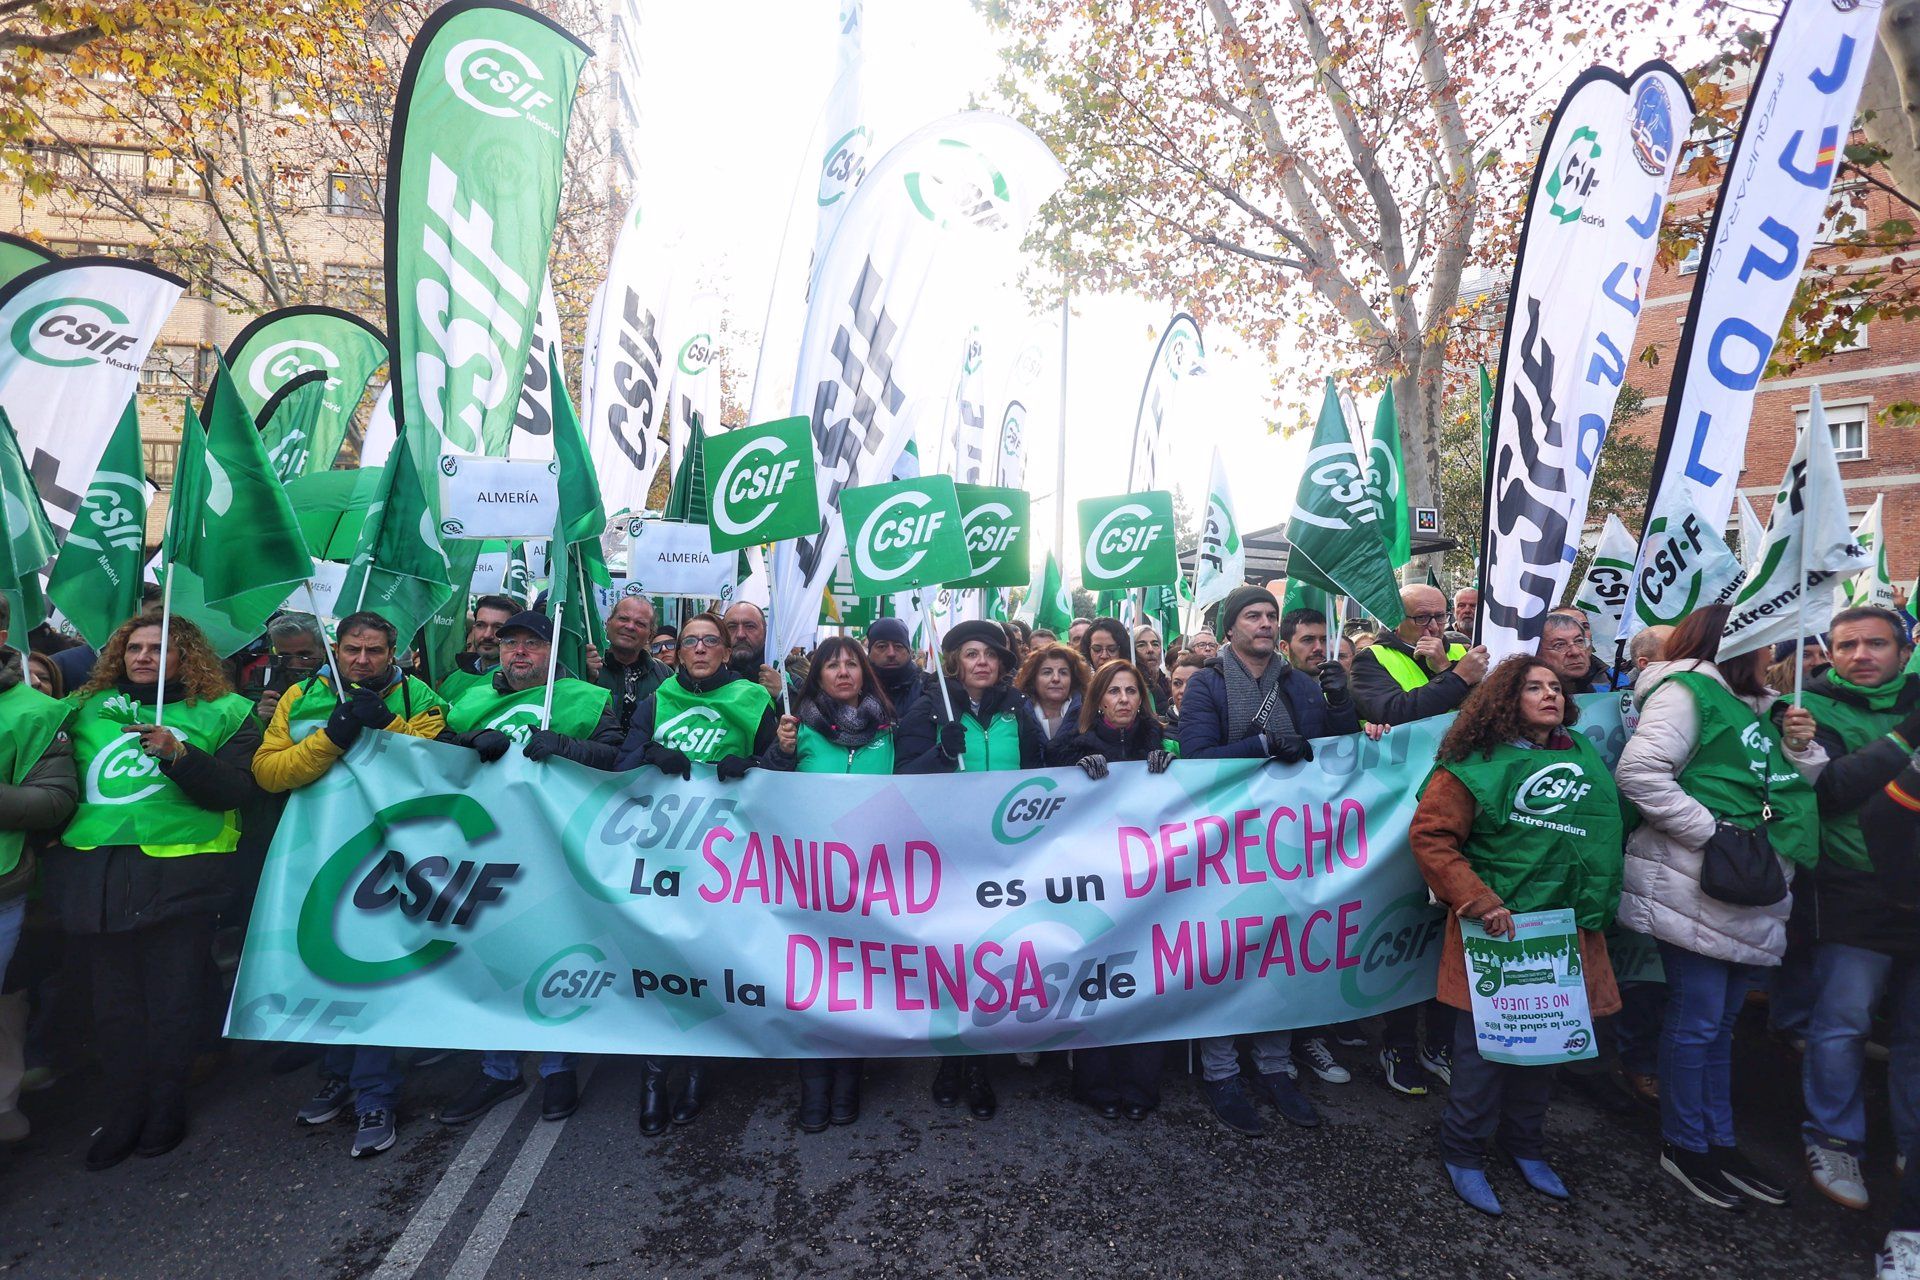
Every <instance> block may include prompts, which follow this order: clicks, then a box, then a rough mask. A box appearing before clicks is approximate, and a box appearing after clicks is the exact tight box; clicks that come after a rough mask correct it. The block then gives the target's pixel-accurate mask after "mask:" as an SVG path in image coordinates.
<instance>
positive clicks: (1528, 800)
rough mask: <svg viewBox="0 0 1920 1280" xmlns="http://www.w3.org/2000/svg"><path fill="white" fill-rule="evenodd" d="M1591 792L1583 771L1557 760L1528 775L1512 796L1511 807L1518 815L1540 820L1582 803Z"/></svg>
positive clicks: (1578, 767)
mask: <svg viewBox="0 0 1920 1280" xmlns="http://www.w3.org/2000/svg"><path fill="white" fill-rule="evenodd" d="M1592 790H1593V784H1592V783H1591V782H1588V781H1587V774H1586V770H1584V769H1582V768H1581V767H1580V766H1579V765H1577V764H1574V763H1572V762H1571V761H1567V760H1561V761H1557V762H1555V763H1553V764H1550V765H1548V766H1547V767H1546V768H1544V769H1536V770H1534V771H1533V772H1532V773H1530V774H1528V775H1527V778H1526V781H1524V782H1522V783H1521V784H1520V789H1519V790H1518V791H1516V792H1514V795H1513V807H1514V808H1515V809H1516V810H1518V811H1519V812H1521V813H1524V814H1530V815H1532V816H1533V817H1536V818H1544V817H1546V816H1548V815H1549V814H1555V813H1559V812H1560V811H1561V810H1562V809H1564V808H1566V807H1567V806H1568V805H1570V804H1573V803H1575V802H1577V801H1579V800H1582V799H1585V798H1586V796H1587V794H1588V793H1589V792H1591V791H1592Z"/></svg>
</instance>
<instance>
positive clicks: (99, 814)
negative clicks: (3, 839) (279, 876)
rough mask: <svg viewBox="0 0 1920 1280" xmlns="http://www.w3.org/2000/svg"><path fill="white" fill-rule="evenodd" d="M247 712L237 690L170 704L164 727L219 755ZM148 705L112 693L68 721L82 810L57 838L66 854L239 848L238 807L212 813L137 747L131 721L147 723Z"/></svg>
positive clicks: (160, 854)
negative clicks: (123, 847)
mask: <svg viewBox="0 0 1920 1280" xmlns="http://www.w3.org/2000/svg"><path fill="white" fill-rule="evenodd" d="M252 714H253V703H252V702H250V701H248V700H247V699H246V698H243V697H241V696H240V695H239V694H237V693H226V694H222V695H221V696H219V697H218V698H212V699H208V700H205V701H200V702H169V703H168V704H167V728H168V730H169V731H170V732H172V734H173V735H174V737H176V738H178V739H180V740H181V741H182V742H184V743H186V744H187V745H189V746H193V747H198V748H199V749H200V750H202V751H207V752H213V751H218V750H219V749H220V748H221V747H222V746H224V745H225V744H226V741H227V739H229V738H231V737H232V736H233V735H234V733H235V731H236V730H238V729H239V728H240V726H241V725H242V724H244V723H245V722H246V719H247V717H248V716H250V715H252ZM153 721H154V704H153V703H152V702H149V701H145V700H135V699H134V698H132V697H130V696H129V695H127V694H126V693H123V692H120V691H118V690H110V691H106V692H102V693H98V694H95V695H94V696H92V697H90V698H88V699H87V700H86V701H85V702H82V703H81V704H80V708H79V711H78V712H77V713H76V714H75V716H74V720H73V752H74V765H75V768H76V769H77V770H78V771H79V774H80V807H79V808H78V809H76V810H75V811H74V815H73V821H71V822H69V823H68V824H67V829H66V830H65V831H64V832H63V833H61V836H60V842H61V843H62V844H64V845H66V846H67V847H68V848H71V849H98V848H102V847H104V846H106V845H116V844H137V845H139V846H140V849H141V851H142V852H144V853H146V854H148V855H150V856H152V857H155V858H178V857H183V856H185V855H187V854H190V853H231V852H232V851H233V850H234V849H235V848H237V847H238V846H239V844H240V815H239V812H238V811H237V810H228V811H227V812H225V813H215V812H214V811H212V810H210V809H202V808H201V807H200V806H199V805H197V804H195V803H193V801H191V800H189V799H187V796H186V793H185V792H183V791H181V790H180V788H179V787H178V786H176V785H174V783H173V780H172V779H170V778H168V777H167V776H166V774H164V773H162V772H161V771H160V762H159V761H158V760H155V759H154V758H153V757H152V756H149V755H148V754H147V753H146V752H144V751H142V750H141V749H140V738H139V735H137V734H132V733H128V732H127V731H126V730H127V726H128V725H130V724H152V723H153Z"/></svg>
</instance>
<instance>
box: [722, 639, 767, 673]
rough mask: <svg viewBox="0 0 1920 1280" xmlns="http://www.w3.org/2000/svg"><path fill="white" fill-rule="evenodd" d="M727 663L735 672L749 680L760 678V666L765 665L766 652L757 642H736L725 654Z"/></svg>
mask: <svg viewBox="0 0 1920 1280" xmlns="http://www.w3.org/2000/svg"><path fill="white" fill-rule="evenodd" d="M727 665H728V666H729V667H731V668H732V669H733V670H734V672H735V673H737V674H739V675H742V676H745V677H746V678H747V679H749V680H757V679H759V678H760V668H761V667H763V666H765V665H766V654H765V651H764V650H763V649H762V647H761V646H759V645H757V644H737V645H735V646H733V649H732V650H731V651H730V652H729V653H728V654H727Z"/></svg>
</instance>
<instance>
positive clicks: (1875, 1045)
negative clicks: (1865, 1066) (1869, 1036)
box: [1867, 1040, 1893, 1062]
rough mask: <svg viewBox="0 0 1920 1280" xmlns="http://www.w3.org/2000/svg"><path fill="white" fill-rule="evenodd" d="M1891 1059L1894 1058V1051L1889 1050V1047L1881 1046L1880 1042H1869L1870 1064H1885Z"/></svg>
mask: <svg viewBox="0 0 1920 1280" xmlns="http://www.w3.org/2000/svg"><path fill="white" fill-rule="evenodd" d="M1891 1057H1893V1050H1891V1049H1889V1048H1887V1046H1885V1045H1884V1044H1881V1043H1880V1042H1879V1041H1878V1040H1868V1041H1867V1061H1868V1062H1885V1061H1887V1060H1888V1059H1889V1058H1891Z"/></svg>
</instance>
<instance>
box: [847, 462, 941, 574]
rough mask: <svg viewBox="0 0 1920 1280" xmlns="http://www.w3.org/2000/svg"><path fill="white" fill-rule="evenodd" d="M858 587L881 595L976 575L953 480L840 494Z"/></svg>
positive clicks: (867, 487)
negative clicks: (968, 551)
mask: <svg viewBox="0 0 1920 1280" xmlns="http://www.w3.org/2000/svg"><path fill="white" fill-rule="evenodd" d="M840 514H841V518H842V519H844V520H845V521H846V526H847V554H848V559H849V561H850V562H851V564H852V566H853V585H854V588H855V590H857V591H859V593H860V594H861V595H863V596H882V595H887V594H890V593H892V592H895V591H901V590H904V589H906V588H908V587H914V586H922V585H925V584H927V583H931V582H951V581H952V580H953V579H955V578H963V577H965V576H967V575H968V574H970V573H972V572H973V561H972V559H971V558H970V557H969V556H968V555H967V540H966V536H965V534H964V532H963V531H962V529H961V524H960V498H959V495H958V494H957V493H956V492H955V490H954V483H953V477H952V476H920V477H919V478H917V479H913V480H896V481H894V482H893V483H892V484H871V485H864V486H862V487H860V488H857V489H843V490H841V492H840Z"/></svg>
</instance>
